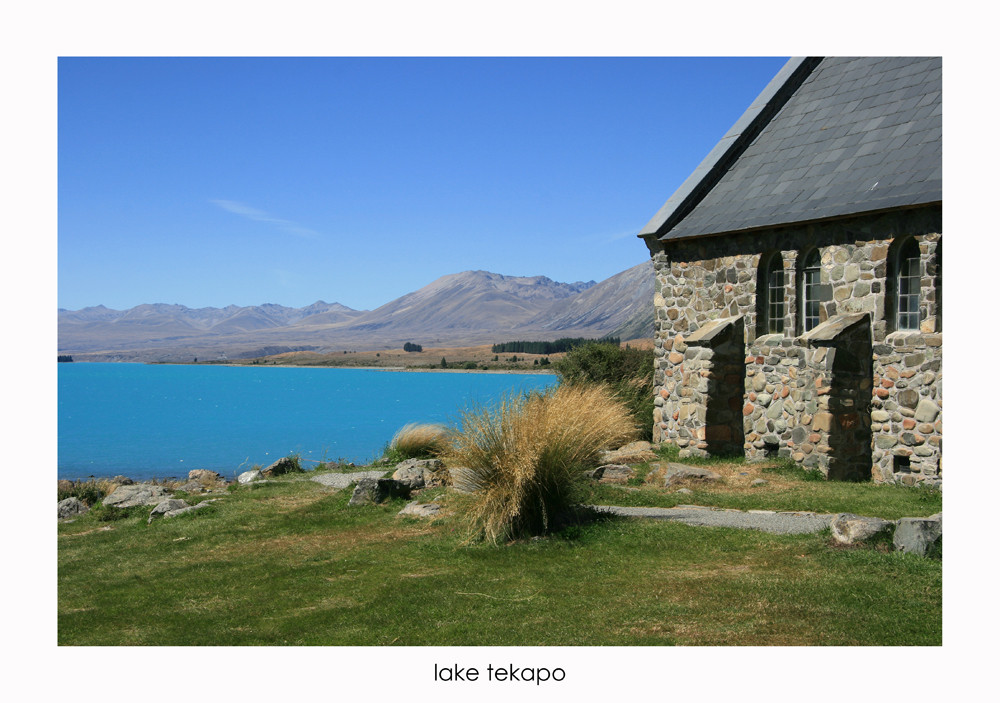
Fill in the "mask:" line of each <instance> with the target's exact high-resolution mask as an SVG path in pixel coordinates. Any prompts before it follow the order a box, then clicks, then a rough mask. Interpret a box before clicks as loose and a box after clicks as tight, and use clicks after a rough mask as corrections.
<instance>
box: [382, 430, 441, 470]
mask: <svg viewBox="0 0 1000 703" xmlns="http://www.w3.org/2000/svg"><path fill="white" fill-rule="evenodd" d="M450 439H451V430H449V429H448V428H447V427H445V426H444V425H432V424H426V423H423V424H421V423H410V424H409V425H404V426H403V427H402V428H400V430H399V431H398V432H397V433H396V434H395V435H394V436H393V438H392V441H390V442H389V446H388V447H387V448H386V451H385V457H386V458H387V459H390V460H392V461H397V462H399V461H404V460H406V459H420V458H426V457H433V456H437V455H439V454H441V453H443V452H444V451H445V450H446V449H447V447H448V443H449V441H450Z"/></svg>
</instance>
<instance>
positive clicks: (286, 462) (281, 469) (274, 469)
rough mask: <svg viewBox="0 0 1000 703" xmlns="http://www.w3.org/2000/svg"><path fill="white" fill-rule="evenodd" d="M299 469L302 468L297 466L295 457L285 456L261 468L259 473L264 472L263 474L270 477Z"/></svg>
mask: <svg viewBox="0 0 1000 703" xmlns="http://www.w3.org/2000/svg"><path fill="white" fill-rule="evenodd" d="M301 470H302V468H301V467H300V466H299V462H298V459H297V458H295V457H290V456H286V457H282V458H281V459H278V460H277V461H276V462H274V463H273V464H271V465H270V466H268V467H267V468H265V469H262V470H261V473H262V474H264V476H266V477H268V478H271V477H274V476H281V475H282V474H287V473H296V472H299V471H301Z"/></svg>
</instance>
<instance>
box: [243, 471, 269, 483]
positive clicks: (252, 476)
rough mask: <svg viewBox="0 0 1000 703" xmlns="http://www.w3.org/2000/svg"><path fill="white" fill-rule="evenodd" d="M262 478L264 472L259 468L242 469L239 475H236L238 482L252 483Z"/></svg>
mask: <svg viewBox="0 0 1000 703" xmlns="http://www.w3.org/2000/svg"><path fill="white" fill-rule="evenodd" d="M263 478H264V474H263V473H262V472H261V470H260V469H250V470H249V471H244V472H243V473H241V474H240V475H239V476H237V477H236V482H237V483H240V484H244V483H253V482H254V481H261V480H263Z"/></svg>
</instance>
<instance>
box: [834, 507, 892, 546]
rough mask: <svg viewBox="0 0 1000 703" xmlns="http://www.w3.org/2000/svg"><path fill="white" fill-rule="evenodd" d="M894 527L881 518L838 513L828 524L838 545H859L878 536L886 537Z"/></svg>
mask: <svg viewBox="0 0 1000 703" xmlns="http://www.w3.org/2000/svg"><path fill="white" fill-rule="evenodd" d="M895 525H896V523H894V522H890V521H889V520H883V519H882V518H877V517H864V516H861V515H854V514H853V513H840V514H839V515H835V516H834V518H833V520H832V521H831V522H830V530H831V532H832V533H833V539H834V540H835V541H836V542H837V543H839V544H860V543H861V542H867V541H869V540H872V539H875V538H877V537H878V536H880V535H888V534H889V532H891V531H892V529H893V527H895Z"/></svg>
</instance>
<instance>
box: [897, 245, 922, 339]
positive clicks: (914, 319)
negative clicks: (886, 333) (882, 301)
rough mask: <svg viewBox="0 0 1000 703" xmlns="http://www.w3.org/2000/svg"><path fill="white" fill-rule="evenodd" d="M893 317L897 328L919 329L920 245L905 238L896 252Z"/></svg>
mask: <svg viewBox="0 0 1000 703" xmlns="http://www.w3.org/2000/svg"><path fill="white" fill-rule="evenodd" d="M894 282H895V284H896V285H895V288H896V300H895V310H894V312H895V317H896V329H897V330H919V329H920V247H919V246H918V245H917V240H915V239H912V238H910V239H907V240H906V241H905V242H903V245H902V246H900V247H899V250H898V252H897V253H896V274H895V281H894Z"/></svg>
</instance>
